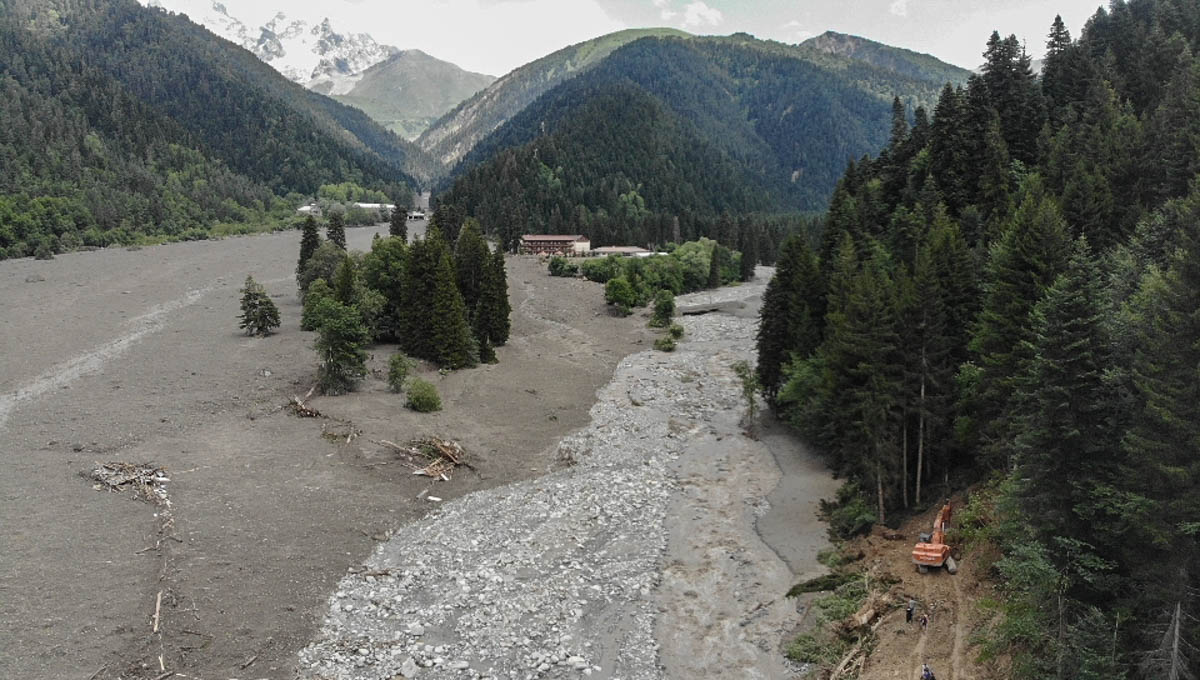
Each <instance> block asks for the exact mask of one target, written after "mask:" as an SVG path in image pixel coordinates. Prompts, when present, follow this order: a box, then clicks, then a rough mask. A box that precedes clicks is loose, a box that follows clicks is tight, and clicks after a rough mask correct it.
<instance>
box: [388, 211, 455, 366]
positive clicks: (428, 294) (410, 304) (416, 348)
mask: <svg viewBox="0 0 1200 680" xmlns="http://www.w3.org/2000/svg"><path fill="white" fill-rule="evenodd" d="M442 255H448V248H447V246H446V241H445V240H444V239H443V238H442V233H441V231H440V230H439V229H438V228H437V227H434V226H430V227H429V230H428V231H427V232H426V234H425V238H423V239H419V240H417V241H414V242H413V244H412V246H410V247H409V249H408V262H407V266H406V267H405V268H404V283H403V286H402V291H401V298H402V299H401V304H400V326H401V327H402V328H403V329H404V336H403V337H402V338H401V344H402V345H403V346H404V351H405V352H406V353H407V354H408V355H409V356H414V357H419V358H421V359H428V360H430V361H433V360H435V357H436V356H437V346H436V345H435V344H434V341H433V336H432V328H431V323H430V320H431V319H432V318H433V314H434V310H433V303H432V301H433V295H434V288H435V286H436V284H437V280H438V274H439V267H440V264H441V260H442Z"/></svg>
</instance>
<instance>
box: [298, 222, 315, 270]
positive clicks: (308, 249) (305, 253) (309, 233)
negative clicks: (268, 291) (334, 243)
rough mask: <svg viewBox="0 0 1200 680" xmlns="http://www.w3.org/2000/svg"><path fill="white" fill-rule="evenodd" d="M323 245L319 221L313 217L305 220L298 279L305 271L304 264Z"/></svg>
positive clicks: (301, 238) (301, 233) (301, 237)
mask: <svg viewBox="0 0 1200 680" xmlns="http://www.w3.org/2000/svg"><path fill="white" fill-rule="evenodd" d="M320 245H321V234H320V233H319V232H318V231H317V220H316V218H315V217H313V216H312V215H309V216H308V217H306V218H304V226H303V227H302V230H301V232H300V259H299V261H298V262H296V277H297V280H299V277H300V273H301V272H303V271H304V263H306V262H308V258H310V257H312V254H313V253H315V252H316V251H317V248H318V247H319V246H320Z"/></svg>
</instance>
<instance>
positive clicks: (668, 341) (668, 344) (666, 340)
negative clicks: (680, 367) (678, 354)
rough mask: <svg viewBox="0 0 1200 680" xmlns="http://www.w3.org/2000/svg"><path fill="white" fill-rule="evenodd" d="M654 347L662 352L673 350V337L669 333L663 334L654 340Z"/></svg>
mask: <svg viewBox="0 0 1200 680" xmlns="http://www.w3.org/2000/svg"><path fill="white" fill-rule="evenodd" d="M654 349H657V350H659V351H662V352H674V351H675V339H674V338H672V337H671V336H669V335H664V336H663V337H661V338H659V339H657V340H655V341H654Z"/></svg>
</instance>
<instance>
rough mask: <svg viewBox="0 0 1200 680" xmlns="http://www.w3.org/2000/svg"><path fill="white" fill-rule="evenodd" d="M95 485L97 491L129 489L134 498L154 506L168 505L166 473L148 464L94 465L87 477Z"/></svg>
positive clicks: (115, 463)
mask: <svg viewBox="0 0 1200 680" xmlns="http://www.w3.org/2000/svg"><path fill="white" fill-rule="evenodd" d="M88 476H89V477H90V478H91V479H92V480H93V481H95V482H96V484H94V485H93V488H95V489H96V490H97V491H99V490H102V489H108V490H109V491H121V490H122V489H124V488H129V489H130V490H131V491H132V493H133V495H134V497H135V498H139V499H141V500H144V501H146V502H148V503H154V504H155V505H169V504H170V501H168V500H167V487H166V484H167V482H169V481H171V478H170V477H167V471H166V470H165V469H163V468H160V467H154V466H153V465H149V464H142V465H134V464H132V463H121V462H114V463H96V467H94V468H92V470H91V472H90V473H89V475H88Z"/></svg>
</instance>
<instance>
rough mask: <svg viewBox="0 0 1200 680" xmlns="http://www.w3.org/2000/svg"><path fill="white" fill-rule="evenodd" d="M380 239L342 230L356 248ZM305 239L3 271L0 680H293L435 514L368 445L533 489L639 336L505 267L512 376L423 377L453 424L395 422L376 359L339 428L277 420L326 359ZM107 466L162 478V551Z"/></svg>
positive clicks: (400, 416)
mask: <svg viewBox="0 0 1200 680" xmlns="http://www.w3.org/2000/svg"><path fill="white" fill-rule="evenodd" d="M374 231H375V229H351V230H348V236H349V240H350V247H351V248H352V249H353V248H356V249H366V248H367V247H368V245H369V240H370V237H371V235H372V234H373V233H374ZM298 241H299V234H298V233H296V232H290V233H282V234H274V235H266V236H256V237H247V238H238V239H229V240H225V241H216V242H214V241H205V242H195V243H183V244H174V245H170V246H161V247H153V248H145V249H142V250H136V251H129V250H106V251H99V252H92V253H76V254H70V255H63V256H59V257H58V258H56V259H54V260H52V261H48V262H37V261H33V260H19V261H8V262H2V263H0V318H3V319H4V323H3V324H2V325H0V346H2V347H3V348H4V350H5V351H4V352H3V353H0V447H2V448H0V450H3V452H4V462H3V464H4V473H3V474H2V475H0V603H3V604H2V606H3V615H2V616H0V677H5V678H22V679H23V680H26V679H27V680H42V679H46V680H50V679H54V680H59V679H72V678H77V679H78V680H88V679H91V678H102V679H103V678H117V677H154V676H157V675H158V674H159V673H160V668H166V669H168V670H174V671H177V672H178V673H179V674H180V675H179V677H192V678H229V677H270V678H279V677H291V676H292V674H293V672H294V670H293V669H294V667H295V663H296V652H297V651H298V650H299V648H300V647H301V646H303V645H304V644H305V643H306V642H307V641H308V640H309V639H310V638H311V636H312V635H313V633H314V631H315V629H316V626H317V623H318V622H319V621H320V618H321V617H322V616H323V614H324V612H325V609H326V602H327V597H328V594H329V592H330V591H331V590H332V589H333V587H334V585H335V584H336V582H337V580H338V578H339V577H341V576H342V575H343V574H344V573H345V572H346V569H347V568H348V567H350V566H352V565H358V564H361V563H362V562H363V560H364V559H365V558H366V556H367V555H368V554H370V552H371V550H372V548H373V547H374V545H375V542H376V541H377V540H382V539H385V538H386V537H387V535H388V534H389V532H391V531H392V530H394V529H395V528H396V527H398V526H401V525H402V524H404V523H405V522H408V521H411V520H413V519H414V518H417V517H419V516H421V515H423V514H424V513H425V512H426V511H427V509H428V507H429V505H430V504H429V503H428V502H427V501H423V500H417V496H418V494H419V492H421V491H422V490H423V487H427V486H428V482H426V484H424V485H422V483H421V482H420V481H418V480H416V479H414V478H413V477H412V476H411V475H409V474H407V472H408V471H407V470H401V469H397V468H398V466H394V465H392V466H389V465H387V464H386V463H387V455H386V452H385V451H384V450H383V449H382V448H381V447H379V446H377V445H375V444H373V443H372V442H373V441H377V440H381V439H388V440H391V441H404V440H407V439H412V438H416V437H419V436H425V435H438V436H442V437H447V438H453V439H457V440H459V441H461V442H462V443H463V445H464V447H465V448H466V450H467V451H468V452H469V454H470V455H472V456H473V457H474V458H473V460H474V461H475V464H476V467H477V469H478V473H477V474H466V473H463V474H459V475H456V476H455V477H454V479H453V480H452V481H451V482H449V483H442V484H440V485H439V486H438V487H437V493H438V495H439V496H441V497H444V498H448V499H449V498H454V497H456V496H459V495H462V494H464V493H467V492H470V491H473V490H476V489H480V488H486V487H491V486H496V485H498V484H502V483H505V482H510V481H513V480H517V479H523V478H529V477H534V476H537V475H539V474H542V473H543V472H544V471H545V469H546V468H547V467H549V466H551V465H552V464H553V458H554V450H553V445H554V444H555V443H556V442H557V441H558V439H559V438H560V437H561V436H562V435H563V434H565V433H567V432H569V431H571V430H574V429H576V428H578V427H580V426H582V425H583V424H584V423H586V422H587V420H588V416H587V414H588V410H589V408H590V407H591V405H592V404H593V402H594V399H595V396H594V395H595V390H596V389H597V388H598V387H599V386H601V385H603V384H604V383H605V382H607V380H608V379H609V378H610V377H611V375H612V371H613V368H614V367H615V366H616V364H617V362H618V361H619V360H620V359H621V358H622V357H623V356H625V355H626V354H628V353H629V352H631V351H635V350H637V349H639V348H641V347H644V346H645V343H646V341H647V337H648V335H647V333H646V331H645V329H644V319H640V318H638V317H631V318H629V319H613V318H608V316H607V313H606V310H605V308H604V305H603V302H602V300H601V298H600V296H599V295H597V289H596V287H595V285H594V284H587V283H584V282H580V281H573V280H564V279H551V278H549V277H546V276H545V275H544V273H543V270H542V268H541V267H540V265H538V264H537V263H536V261H532V260H527V259H514V260H511V261H510V268H509V283H510V299H511V302H512V305H513V309H514V315H513V336H512V339H511V341H510V342H509V344H508V345H507V346H506V347H503V348H500V350H499V356H500V360H501V362H500V363H499V364H497V365H494V366H487V367H483V368H480V369H475V370H470V371H460V372H456V373H453V374H450V375H447V376H444V377H442V376H438V374H437V373H436V372H434V371H432V370H430V369H429V368H428V367H425V368H424V369H423V370H424V373H425V374H426V377H428V378H429V379H431V380H433V381H434V382H435V384H436V385H437V387H438V390H439V391H440V392H441V395H442V398H443V401H444V403H445V406H446V408H445V410H444V411H443V412H441V413H438V414H430V415H418V414H413V413H411V412H408V411H406V410H405V409H403V408H402V407H401V403H402V402H401V397H398V396H396V395H393V394H390V393H389V392H387V391H386V389H385V386H384V383H383V381H382V374H383V372H384V371H385V370H386V360H387V358H388V356H389V355H390V353H391V351H392V348H389V347H378V348H376V349H375V350H374V352H375V353H374V357H373V359H372V361H371V367H372V369H373V371H374V373H373V375H372V376H371V377H370V378H369V379H368V380H367V381H366V382H365V383H364V385H363V387H362V389H361V390H360V392H358V393H356V394H354V395H351V396H347V397H338V398H329V399H324V398H318V399H314V400H313V401H312V402H310V403H311V405H313V406H315V407H316V408H318V409H320V410H321V411H322V412H324V413H326V414H327V415H329V416H332V417H333V418H334V419H335V420H324V421H321V420H309V419H298V418H295V417H294V416H291V415H289V414H288V413H287V412H286V411H283V410H281V407H282V405H283V404H285V403H286V402H287V399H288V398H289V397H290V396H291V395H293V394H303V393H304V392H305V391H306V390H307V389H308V387H309V386H310V385H311V382H312V378H313V373H314V368H315V361H314V353H313V352H312V349H311V341H312V335H311V334H310V333H305V332H301V331H300V330H299V328H298V323H299V312H300V310H299V305H298V302H297V300H296V297H295V287H294V282H293V279H292V272H293V269H294V266H295V258H296V254H297V252H298ZM247 274H253V275H254V276H255V278H256V279H258V280H259V281H260V282H262V283H264V284H265V286H266V288H267V290H268V292H269V293H270V294H271V295H272V297H273V298H274V300H275V302H276V304H277V305H279V307H280V311H281V313H282V316H283V320H284V324H283V327H282V328H281V329H280V332H279V333H277V334H275V335H273V336H270V337H268V338H264V339H252V338H247V337H245V336H243V335H240V334H239V333H238V331H237V324H236V317H237V313H238V289H239V288H240V286H241V284H242V282H243V280H244V278H245V276H246V275H247ZM351 428H353V431H355V432H357V433H359V436H358V438H357V439H352V441H350V442H349V443H347V442H346V441H345V439H344V438H343V437H339V436H335V435H343V436H344V435H346V434H349V432H350V431H351ZM323 429H324V431H323ZM323 434H325V435H328V436H324V437H323V436H322V435H323ZM97 461H125V462H132V463H141V462H153V463H155V464H157V465H161V466H164V467H165V468H166V469H167V471H168V474H169V476H170V478H171V481H170V482H169V483H168V485H167V486H168V489H169V497H170V500H171V503H172V506H171V507H172V516H173V518H174V527H173V530H172V531H171V532H169V533H170V535H171V537H169V538H164V537H163V536H162V535H161V534H160V533H159V530H160V518H159V517H156V510H158V509H156V508H155V507H154V506H151V505H149V504H147V503H144V502H139V501H134V500H131V499H130V498H129V497H128V496H127V495H126V494H117V493H109V492H105V491H98V490H95V489H93V487H92V483H91V482H90V481H89V480H87V479H84V478H83V477H82V476H81V473H82V472H85V471H86V470H88V469H90V467H91V466H92V465H93V463H94V462H97ZM160 593H161V598H160ZM156 603H157V604H158V606H159V608H160V613H159V619H158V622H159V624H160V634H154V633H152V629H153V624H154V617H153V615H154V612H155V608H156ZM160 657H161V661H160Z"/></svg>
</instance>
